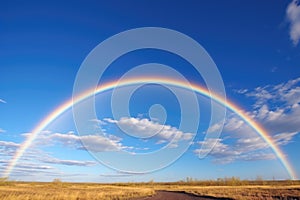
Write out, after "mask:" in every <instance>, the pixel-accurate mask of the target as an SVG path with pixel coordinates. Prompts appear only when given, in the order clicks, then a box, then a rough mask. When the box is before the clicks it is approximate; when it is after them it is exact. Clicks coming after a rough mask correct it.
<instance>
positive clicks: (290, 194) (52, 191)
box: [0, 178, 300, 200]
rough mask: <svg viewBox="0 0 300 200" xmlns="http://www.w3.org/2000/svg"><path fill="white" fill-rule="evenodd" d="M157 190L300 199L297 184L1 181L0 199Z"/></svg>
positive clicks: (117, 195) (59, 199)
mask: <svg viewBox="0 0 300 200" xmlns="http://www.w3.org/2000/svg"><path fill="white" fill-rule="evenodd" d="M157 190H166V191H182V192H187V193H193V194H196V195H200V196H213V197H227V198H232V199H241V200H248V199H249V200H250V199H253V200H258V199H267V200H271V199H293V200H298V199H299V200H300V181H262V180H259V181H240V180H238V179H235V178H230V179H222V180H218V181H190V180H189V181H181V182H175V183H155V182H148V183H115V184H96V183H64V182H61V181H54V182H51V183H39V182H13V181H2V182H1V181H0V199H7V200H29V199H30V200H41V199H43V200H44V199H47V200H48V199H49V200H73V199H74V200H75V199H76V200H90V199H91V200H96V199H100V200H112V199H114V200H121V199H136V198H138V197H143V196H151V195H154V194H155V191H157Z"/></svg>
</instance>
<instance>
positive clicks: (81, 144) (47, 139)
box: [23, 131, 127, 152]
mask: <svg viewBox="0 0 300 200" xmlns="http://www.w3.org/2000/svg"><path fill="white" fill-rule="evenodd" d="M30 134H31V133H26V134H23V135H24V136H26V137H28V136H29V135H30ZM120 141H121V138H118V137H116V136H113V135H106V136H102V135H83V136H79V135H75V134H74V133H73V132H68V133H67V134H64V133H52V132H50V131H43V132H41V133H40V134H39V135H38V137H37V138H36V140H35V141H34V142H35V145H50V146H53V145H56V144H63V146H64V147H69V148H74V149H80V150H90V151H93V152H104V151H119V150H121V149H123V148H127V147H125V146H123V145H122V144H121V143H120Z"/></svg>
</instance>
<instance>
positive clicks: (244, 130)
mask: <svg viewBox="0 0 300 200" xmlns="http://www.w3.org/2000/svg"><path fill="white" fill-rule="evenodd" d="M149 26H151V27H163V28H169V29H173V30H176V31H179V32H182V33H184V34H186V35H188V36H190V37H191V38H193V39H194V40H196V41H197V42H198V43H200V44H201V45H202V46H203V47H204V48H205V49H206V51H207V52H208V53H209V54H210V56H211V58H212V59H213V60H214V62H215V63H216V65H217V67H218V69H219V71H220V73H221V76H222V78H223V81H224V86H225V89H226V95H227V98H228V99H230V100H231V101H232V102H234V103H236V104H237V105H239V106H240V107H241V108H243V109H244V110H245V111H246V112H247V114H248V115H249V116H251V117H252V118H253V119H254V120H255V121H256V122H258V123H259V124H261V125H262V126H263V127H264V128H265V129H266V130H267V131H268V133H269V135H270V137H272V138H273V140H274V142H275V143H276V144H277V145H279V147H280V148H281V149H282V150H283V151H284V153H285V154H286V156H287V158H288V160H290V163H291V165H292V166H293V167H294V169H295V171H296V173H297V174H298V176H300V161H299V159H298V153H297V152H299V150H300V134H299V132H300V120H299V119H300V118H299V115H300V106H299V103H300V68H299V65H300V51H299V50H300V49H299V44H298V43H299V38H300V28H299V27H300V7H299V5H298V3H297V2H296V1H276V2H275V1H274V2H267V1H219V2H215V1H199V2H198V1H181V2H172V3H171V2H170V1H110V2H104V1H88V2H83V1H74V2H72V3H69V2H67V1H65V2H60V1H43V2H40V1H26V2H22V1H10V2H1V3H0V27H1V28H0V55H1V59H0V172H4V170H5V168H6V167H7V165H8V161H9V160H10V159H11V158H12V156H13V155H14V153H15V152H16V151H17V149H18V148H19V147H20V144H21V143H22V142H24V141H25V139H26V137H28V135H29V134H30V132H31V131H32V130H33V129H34V127H35V126H36V125H38V123H39V122H40V121H41V120H42V119H43V118H44V117H46V116H47V114H48V113H50V112H51V111H52V110H53V109H55V108H56V107H57V106H59V105H60V104H62V103H63V102H64V101H66V100H68V99H70V98H71V97H72V92H73V84H74V81H75V77H76V74H77V72H78V70H79V68H80V66H81V64H82V62H83V60H84V59H85V58H86V56H87V55H88V54H89V52H90V51H91V50H92V49H93V48H95V47H96V46H97V45H98V44H99V43H100V42H102V41H104V40H105V39H107V38H109V37H111V36H113V35H115V34H117V33H120V32H122V31H125V30H128V29H132V28H140V27H149ZM120 45H121V44H120ZM145 63H161V64H165V65H168V66H171V67H172V68H174V69H175V70H177V71H178V72H180V73H181V74H182V75H184V76H185V78H187V79H188V80H189V81H191V82H193V83H197V84H200V85H205V84H204V82H203V79H202V77H201V75H199V74H197V73H196V71H195V70H194V69H193V67H192V66H191V65H190V64H189V63H187V62H186V61H185V60H184V59H182V58H179V57H178V56H176V55H174V54H172V53H168V52H165V51H159V50H151V49H144V50H138V51H134V52H130V53H128V54H126V55H123V56H121V57H120V58H118V59H117V60H116V61H115V62H114V63H112V65H111V66H109V68H108V69H107V71H106V73H105V74H104V76H103V82H105V81H112V80H117V79H119V78H120V77H121V76H122V75H123V74H124V73H125V72H126V71H128V70H130V69H132V68H134V67H135V66H137V65H141V64H145ZM111 95H112V91H107V92H104V93H100V94H98V95H97V98H96V100H97V101H96V108H97V116H98V119H97V120H94V121H93V123H94V125H95V127H97V128H100V129H101V130H103V132H104V135H102V136H97V135H92V136H91V135H87V136H82V135H78V132H77V130H76V127H75V125H74V121H73V115H72V110H68V111H67V112H66V113H64V114H63V115H61V116H60V117H59V118H57V119H56V120H55V121H54V122H53V123H51V124H50V125H49V126H48V127H47V128H46V129H45V130H44V131H42V132H41V133H40V134H39V136H38V137H37V138H36V140H35V141H34V142H33V144H32V146H31V147H30V148H29V149H27V151H26V152H25V154H24V155H23V157H22V158H21V159H20V160H19V162H18V163H17V165H16V166H15V168H14V170H13V171H12V173H11V174H10V178H11V179H14V180H33V181H51V180H52V179H54V178H61V179H62V180H65V181H91V182H114V181H126V182H127V181H148V180H151V179H153V180H156V181H177V180H181V179H185V177H193V178H197V179H215V178H218V177H225V176H227V177H229V176H239V177H240V178H245V179H255V178H256V177H257V176H262V177H263V178H266V179H273V178H276V179H288V178H290V177H289V175H288V174H287V172H286V170H285V169H284V167H283V166H282V164H281V163H280V162H279V160H278V159H277V158H276V155H275V154H274V152H272V150H271V149H270V148H269V147H268V145H266V143H265V142H264V141H263V140H262V138H261V137H259V135H258V134H257V133H256V132H255V131H253V129H251V127H249V126H248V125H247V123H245V121H243V119H241V118H240V117H238V116H237V115H236V114H235V113H233V112H231V111H227V115H226V121H225V126H224V129H223V132H222V135H221V137H220V138H219V139H218V140H217V141H216V145H215V147H214V149H213V150H212V151H211V153H210V154H209V155H208V156H207V157H205V158H204V159H199V158H198V156H197V152H199V148H200V145H201V144H202V143H201V141H203V139H204V135H205V134H204V132H205V131H206V129H207V128H208V121H209V118H210V114H209V112H210V109H209V106H210V103H209V101H208V99H207V98H206V97H203V96H202V95H201V94H197V99H198V101H199V107H200V111H201V113H200V115H201V121H200V124H199V129H198V130H197V131H196V132H195V133H189V132H187V131H186V130H180V129H179V122H180V109H179V108H178V107H179V103H178V100H176V96H174V94H172V93H171V92H170V91H169V90H168V89H167V88H164V87H161V86H158V85H153V84H152V85H145V86H144V87H142V88H140V89H138V90H137V91H136V92H135V93H134V94H133V95H132V97H131V101H130V104H129V107H130V112H131V118H126V117H124V118H119V119H113V116H112V113H111V110H110V101H111ZM153 104H161V105H162V106H164V108H165V111H166V113H167V114H168V116H167V118H166V122H165V126H163V125H161V122H160V121H159V119H158V120H157V121H151V120H150V116H149V114H148V110H149V108H150V107H151V105H153ZM157 117H159V116H157ZM120 125H122V126H124V127H129V129H130V131H133V132H135V131H136V132H138V133H139V134H141V135H142V134H145V135H147V134H149V132H151V131H153V130H154V131H155V130H158V129H159V130H162V132H161V133H160V134H159V135H157V136H156V137H154V138H151V139H149V140H142V139H141V140H139V139H135V138H132V137H129V136H127V135H126V134H124V133H123V132H122V131H120V129H119V128H118V127H117V126H120ZM173 134H178V135H179V136H178V140H177V141H175V142H178V143H180V142H182V141H189V140H190V139H191V135H193V134H195V135H196V136H195V138H194V140H193V142H192V143H191V144H192V145H191V146H190V148H189V149H188V150H187V151H186V152H185V153H184V155H183V156H182V157H180V158H179V159H178V160H177V161H176V162H174V163H172V164H171V165H168V166H167V167H165V168H163V169H161V170H158V171H156V172H153V173H146V174H138V175H137V174H135V173H121V172H119V171H116V170H113V169H111V168H109V167H107V166H105V165H103V164H101V163H99V162H98V161H97V160H96V159H95V158H94V157H93V156H92V155H91V154H90V153H89V152H87V151H86V150H85V149H84V148H83V147H82V143H81V142H80V141H84V143H85V144H87V145H88V146H90V147H91V148H92V149H93V150H94V151H97V152H100V153H103V154H106V153H107V154H108V155H109V152H111V151H112V152H113V151H115V150H116V149H118V148H121V149H125V150H126V151H130V152H132V153H145V152H146V153H147V152H148V153H149V152H152V151H155V150H157V149H160V148H162V147H164V146H165V145H166V144H168V143H169V142H170V141H171V139H170V138H173ZM104 136H105V138H104ZM174 148H176V144H174ZM114 159H115V160H116V161H117V162H119V163H121V165H122V164H123V165H124V166H125V165H128V163H126V160H122V159H120V160H117V159H118V158H114ZM161 159H163V158H161ZM130 164H131V165H132V166H133V165H136V166H137V168H139V166H141V165H143V163H130Z"/></svg>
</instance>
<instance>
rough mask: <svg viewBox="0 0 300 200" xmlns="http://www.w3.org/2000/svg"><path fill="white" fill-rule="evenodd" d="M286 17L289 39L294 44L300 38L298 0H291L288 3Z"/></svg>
mask: <svg viewBox="0 0 300 200" xmlns="http://www.w3.org/2000/svg"><path fill="white" fill-rule="evenodd" d="M286 17H287V20H288V22H289V24H290V39H291V40H292V42H293V44H294V45H295V46H296V45H297V44H298V43H299V39H300V6H299V2H298V0H293V1H292V2H291V3H290V4H289V5H288V7H287V9H286Z"/></svg>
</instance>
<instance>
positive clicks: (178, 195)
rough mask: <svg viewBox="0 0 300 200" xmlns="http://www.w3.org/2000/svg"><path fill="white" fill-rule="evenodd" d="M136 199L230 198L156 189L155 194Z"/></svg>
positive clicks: (193, 199) (217, 199)
mask: <svg viewBox="0 0 300 200" xmlns="http://www.w3.org/2000/svg"><path fill="white" fill-rule="evenodd" d="M137 200H230V199H228V198H215V197H207V196H203V197H200V196H196V195H193V194H187V193H184V192H168V191H156V194H155V195H154V196H152V197H144V198H140V199H137Z"/></svg>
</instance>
